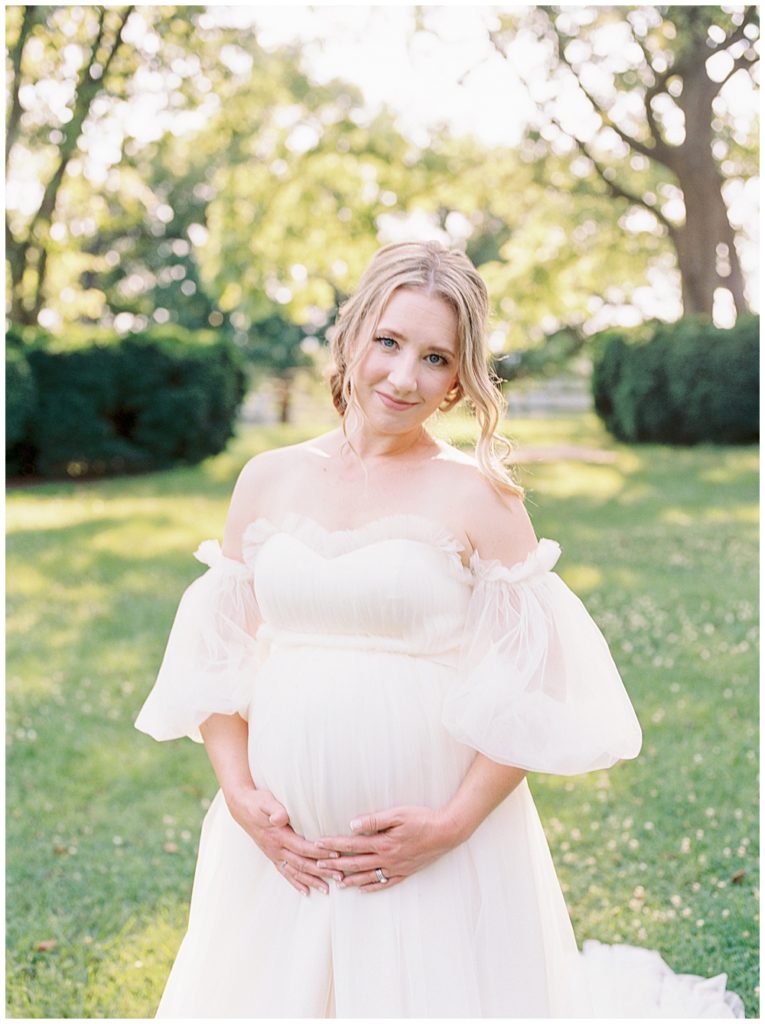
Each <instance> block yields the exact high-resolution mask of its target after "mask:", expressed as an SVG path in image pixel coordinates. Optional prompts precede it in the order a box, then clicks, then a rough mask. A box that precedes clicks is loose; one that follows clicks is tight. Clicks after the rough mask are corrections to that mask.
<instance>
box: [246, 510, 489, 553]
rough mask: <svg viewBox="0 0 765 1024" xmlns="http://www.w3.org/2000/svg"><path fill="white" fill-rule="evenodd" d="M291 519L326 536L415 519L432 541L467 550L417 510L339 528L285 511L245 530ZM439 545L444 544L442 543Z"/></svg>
mask: <svg viewBox="0 0 765 1024" xmlns="http://www.w3.org/2000/svg"><path fill="white" fill-rule="evenodd" d="M291 519H294V520H302V521H304V522H306V523H310V524H311V525H312V526H314V527H316V528H317V529H318V530H320V531H321V532H322V533H324V534H326V535H328V536H338V535H343V534H344V535H345V536H348V535H350V534H357V533H364V532H365V531H367V530H370V529H372V527H375V526H381V525H382V524H383V523H391V522H394V521H396V520H401V521H404V520H410V521H411V520H415V521H417V522H419V523H421V524H422V525H423V526H426V527H427V528H428V529H430V530H433V531H434V534H435V535H434V538H433V543H437V538H438V537H439V536H440V538H441V541H442V542H448V545H449V547H451V548H452V549H453V550H454V551H459V552H460V553H461V552H463V551H467V550H468V549H467V546H466V545H465V544H463V543H462V542H461V541H459V540H458V539H457V537H456V536H455V535H454V534H453V533H452V532H451V530H449V529H447V527H445V526H443V525H442V524H441V523H438V522H436V520H435V519H431V518H430V517H429V516H423V515H420V513H418V512H389V513H387V514H386V515H384V516H375V518H374V519H369V520H367V522H365V523H361V524H359V525H358V526H345V527H340V528H339V529H333V528H332V527H330V526H325V525H324V524H323V523H320V522H319V520H318V519H315V518H314V517H313V516H309V515H307V514H306V513H305V512H287V513H286V514H285V515H283V516H282V517H281V519H280V520H279V521H278V522H277V521H276V520H275V519H272V518H271V517H270V516H256V517H255V518H254V519H252V520H250V522H249V523H247V525H246V526H245V530H247V529H249V527H250V526H254V525H256V524H257V523H266V524H267V525H268V526H270V527H272V528H273V529H275V530H285V529H286V524H287V523H289V521H290V520H291ZM439 546H444V544H442V545H439ZM474 553H475V551H471V556H472V555H473V554H474ZM460 561H462V559H460ZM462 564H463V565H464V564H465V563H464V562H463V563H462Z"/></svg>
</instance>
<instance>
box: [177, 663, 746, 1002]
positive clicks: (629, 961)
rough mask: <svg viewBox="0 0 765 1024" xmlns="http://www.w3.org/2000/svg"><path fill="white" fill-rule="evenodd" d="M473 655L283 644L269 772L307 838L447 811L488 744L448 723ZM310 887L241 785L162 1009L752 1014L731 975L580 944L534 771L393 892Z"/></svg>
mask: <svg viewBox="0 0 765 1024" xmlns="http://www.w3.org/2000/svg"><path fill="white" fill-rule="evenodd" d="M454 670H455V669H454V666H453V665H450V664H448V663H444V664H439V663H437V662H434V661H433V660H432V659H425V658H416V657H411V656H406V655H396V654H391V653H389V652H374V651H369V650H363V651H361V650H354V649H353V648H352V647H351V648H349V649H343V650H338V649H332V648H321V647H318V648H317V647H315V646H308V645H306V646H301V645H299V644H296V645H289V646H287V645H284V646H276V647H275V648H274V649H273V650H272V652H271V654H270V655H269V658H268V660H267V661H266V663H265V665H264V666H263V669H262V670H261V672H260V673H259V676H258V680H257V685H256V688H255V694H254V697H253V701H252V704H251V707H250V741H249V757H250V768H251V771H252V775H253V778H254V780H255V783H256V785H257V786H258V787H259V788H265V789H268V790H269V791H270V792H272V793H273V794H274V796H275V797H276V798H277V799H278V800H280V801H281V802H282V803H283V804H284V806H285V807H286V809H287V811H288V813H289V815H290V823H291V824H292V827H293V828H294V829H295V831H296V832H299V833H301V834H303V835H305V836H306V838H308V839H316V838H318V837H319V836H321V835H332V834H347V833H348V832H349V831H350V829H349V822H350V820H351V818H353V817H355V816H358V815H359V814H364V813H368V812H373V811H381V810H385V809H386V808H389V807H393V806H396V805H402V804H422V805H427V806H431V807H440V806H442V805H443V804H445V803H446V802H447V801H448V800H449V798H450V797H451V796H452V795H453V793H454V792H455V791H456V790H457V788H458V787H459V784H460V782H461V780H462V779H463V778H464V775H465V773H466V772H467V770H468V768H469V766H470V764H471V762H472V760H473V757H474V751H472V750H471V749H470V748H468V747H465V746H463V745H461V744H459V743H457V742H456V741H455V740H453V739H452V738H451V737H450V735H449V734H448V733H447V732H446V730H445V729H444V728H443V727H442V726H441V704H442V700H443V695H444V692H445V690H446V687H447V686H448V685H449V682H450V681H451V680H452V678H453V675H452V674H453V672H454ZM329 885H330V891H329V893H328V894H326V895H324V894H322V893H320V892H317V891H314V890H312V891H311V892H310V895H309V896H307V897H306V896H303V895H301V894H300V893H298V892H297V891H296V890H295V889H294V888H293V887H292V886H291V885H290V884H289V883H288V882H287V881H286V880H285V879H284V878H283V877H282V876H281V875H280V874H279V872H278V871H277V869H276V868H275V866H274V865H273V864H272V863H271V862H270V861H269V860H268V858H267V857H265V855H264V854H263V853H262V852H261V850H260V849H259V848H258V847H257V846H256V844H255V843H254V842H253V841H252V839H250V837H249V836H247V835H246V833H245V832H244V831H243V830H242V829H241V828H240V827H239V826H238V825H237V824H236V822H235V821H234V820H233V819H232V818H231V816H230V814H229V812H228V809H227V807H226V804H225V801H224V800H223V796H222V793H220V792H219V793H218V794H217V795H216V797H215V799H214V800H213V803H212V805H211V807H210V808H209V810H208V812H207V815H206V818H205V821H204V824H203V827H202V835H201V841H200V847H199V856H198V861H197V868H196V874H195V878H194V887H193V893H192V900H191V909H190V916H189V925H188V931H187V933H186V936H185V937H184V939H183V942H182V944H181V947H180V950H179V953H178V956H177V958H176V961H175V963H174V965H173V968H172V971H171V974H170V977H169V979H168V982H167V985H166V988H165V991H164V994H163V997H162V1001H161V1003H160V1006H159V1010H158V1012H157V1016H159V1017H223V1018H228V1017H254V1018H260V1017H277V1018H278V1017H593V1016H599V1017H619V1016H621V1017H625V1016H631V1017H640V1016H645V1017H659V1016H684V1017H721V1016H727V1017H731V1016H743V1010H742V1008H741V1005H740V1000H738V997H737V996H735V995H734V994H732V993H726V992H725V976H724V975H720V976H719V977H718V978H714V979H701V978H696V977H693V976H683V975H675V974H674V973H673V972H671V971H670V970H669V968H668V967H667V966H666V964H664V962H663V961H662V960H661V958H660V957H659V956H658V954H656V953H653V952H652V951H649V950H641V949H636V948H634V947H628V946H604V945H601V944H600V943H595V942H590V943H586V944H585V951H584V954H582V953H579V951H578V949H577V946H576V941H575V938H574V934H573V930H572V927H571V923H570V920H569V916H568V912H567V909H566V905H565V901H564V899H563V895H562V892H561V889H560V885H559V882H558V879H557V876H556V873H555V868H554V865H553V862H552V858H551V855H550V850H549V847H548V844H547V840H546V838H545V834H544V831H543V829H542V826H541V823H540V821H539V817H538V814H537V811H536V807H535V805H534V801H533V799H532V796H531V793H530V791H529V787H528V785H527V783H526V782H525V781H524V782H522V783H521V784H520V785H519V786H518V787H517V788H516V789H515V791H514V792H513V793H511V794H510V796H509V797H508V798H507V799H506V800H504V801H503V802H502V804H500V806H499V807H497V808H496V809H495V810H494V811H493V812H492V813H491V814H490V815H489V816H488V817H487V818H486V819H485V820H484V821H483V822H482V823H481V825H480V826H479V827H478V828H477V829H476V831H475V832H474V833H473V835H472V836H471V837H470V838H469V839H468V840H467V841H466V842H464V843H462V844H461V845H460V846H458V847H456V848H455V849H453V850H451V851H450V852H449V853H447V854H445V855H444V856H442V857H441V858H439V859H438V860H437V861H435V862H434V863H433V864H431V865H430V866H428V867H427V868H425V869H423V870H422V871H419V872H417V873H416V874H414V875H412V876H411V877H409V878H407V879H405V880H404V881H403V882H402V883H400V884H397V885H395V886H393V887H392V888H390V889H387V890H386V889H383V890H377V891H374V892H370V893H361V892H360V891H358V889H356V888H353V887H351V888H347V889H338V888H336V887H335V886H334V884H333V883H329Z"/></svg>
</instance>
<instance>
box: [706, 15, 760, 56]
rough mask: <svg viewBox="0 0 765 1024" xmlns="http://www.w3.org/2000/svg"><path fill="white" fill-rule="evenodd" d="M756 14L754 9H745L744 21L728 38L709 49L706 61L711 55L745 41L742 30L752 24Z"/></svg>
mask: <svg viewBox="0 0 765 1024" xmlns="http://www.w3.org/2000/svg"><path fill="white" fill-rule="evenodd" d="M756 14H757V8H756V7H747V9H746V11H745V12H744V20H743V21H742V22H741V24H740V25H738V26H737V27H736V28H735V29H734V30H733V32H731V34H730V35H729V36H726V37H725V39H723V40H722V42H720V43H716V44H715V45H714V46H711V47H710V48H709V51H708V53H707V55H706V56H707V59H708V58H709V57H711V56H712V54H713V53H719V52H720V50H727V49H728V47H730V46H733V44H734V43H738V42H739V41H740V40H742V39H746V38H747V37H746V34H745V31H744V30H745V29H746V27H747V25H752V24H754V19H755V16H756Z"/></svg>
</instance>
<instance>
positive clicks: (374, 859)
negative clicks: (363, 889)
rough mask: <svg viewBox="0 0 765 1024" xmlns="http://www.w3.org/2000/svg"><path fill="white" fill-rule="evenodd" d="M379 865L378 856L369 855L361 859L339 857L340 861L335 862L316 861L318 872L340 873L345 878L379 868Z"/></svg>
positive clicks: (375, 854)
mask: <svg viewBox="0 0 765 1024" xmlns="http://www.w3.org/2000/svg"><path fill="white" fill-rule="evenodd" d="M379 864H380V856H379V854H377V853H370V854H367V855H365V856H363V857H341V858H340V860H335V861H320V860H318V861H317V862H316V867H317V868H319V869H320V870H322V869H329V870H331V871H342V872H343V875H344V876H346V877H347V876H348V875H349V874H356V873H358V872H359V871H372V870H374V868H376V867H379Z"/></svg>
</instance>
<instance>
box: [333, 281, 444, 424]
mask: <svg viewBox="0 0 765 1024" xmlns="http://www.w3.org/2000/svg"><path fill="white" fill-rule="evenodd" d="M458 358H459V335H458V321H457V314H456V313H455V311H454V309H453V308H452V307H451V306H450V305H449V303H448V302H446V301H445V300H444V299H442V298H440V297H439V296H436V295H429V294H428V293H427V292H424V291H421V290H420V289H418V288H398V289H396V291H395V292H394V293H393V295H392V296H391V298H390V299H389V301H388V304H387V306H386V307H385V309H384V310H383V312H382V315H381V317H380V322H379V324H378V327H377V330H376V331H375V333H374V336H373V337H372V339H371V341H370V342H369V346H368V348H367V350H366V352H365V354H364V356H363V357H362V359H361V362H360V363H359V365H358V366H357V367H356V370H355V374H354V380H353V388H354V394H355V395H356V399H357V401H358V403H359V405H360V406H361V407H362V409H363V411H364V413H365V414H366V416H367V418H368V420H369V422H370V423H371V424H372V425H373V426H376V427H377V428H378V429H380V430H382V431H383V432H385V433H391V432H392V433H399V432H401V433H404V432H406V431H408V430H411V429H412V428H413V427H416V426H418V425H419V424H420V423H423V422H424V421H425V420H426V419H427V418H428V417H429V416H430V415H431V414H432V413H434V412H435V411H436V409H437V408H438V406H439V405H440V404H441V402H442V401H443V399H444V397H445V396H446V394H447V393H448V392H449V391H450V390H451V389H452V387H453V386H454V384H455V382H456V380H457V369H458V366H457V361H458Z"/></svg>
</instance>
